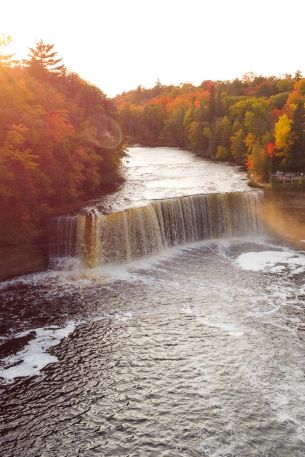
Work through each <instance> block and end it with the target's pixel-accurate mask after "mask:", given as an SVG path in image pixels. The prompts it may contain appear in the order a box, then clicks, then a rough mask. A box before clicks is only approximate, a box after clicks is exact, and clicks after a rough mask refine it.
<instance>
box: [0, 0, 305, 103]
mask: <svg viewBox="0 0 305 457" xmlns="http://www.w3.org/2000/svg"><path fill="white" fill-rule="evenodd" d="M304 14H305V1H304V0H289V1H288V0H256V1H253V0H210V1H208V0H48V1H47V0H0V32H2V33H7V34H9V35H12V36H13V38H14V44H13V46H12V47H11V48H12V49H14V50H15V51H16V55H17V56H18V57H25V56H26V54H27V47H28V46H33V44H34V42H35V40H36V39H39V38H42V39H43V40H44V41H45V42H47V43H54V44H55V47H56V50H57V51H58V54H59V56H60V57H63V62H64V64H65V65H66V66H67V67H68V69H69V70H71V71H76V72H77V73H79V74H80V76H81V77H83V78H84V79H87V80H89V81H91V82H92V83H94V84H96V85H97V86H99V87H100V88H101V89H102V90H103V91H104V92H105V93H106V94H108V95H109V96H113V95H115V94H117V93H120V92H122V91H124V90H129V89H133V88H136V87H137V86H138V85H139V84H141V85H143V86H146V87H150V86H152V85H154V83H155V82H156V80H157V78H159V79H160V80H161V82H162V83H164V84H170V83H173V84H179V83H181V82H193V83H195V84H200V83H201V82H202V81H203V80H204V79H233V78H235V77H241V76H242V75H243V74H244V73H246V72H248V71H253V72H254V73H257V74H263V75H272V74H274V75H280V74H283V73H294V72H295V71H296V70H297V69H300V70H302V71H303V73H305V52H304V43H305V28H304V17H305V16H304Z"/></svg>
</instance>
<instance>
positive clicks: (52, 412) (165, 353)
mask: <svg viewBox="0 0 305 457" xmlns="http://www.w3.org/2000/svg"><path fill="white" fill-rule="evenodd" d="M126 165H127V169H126V171H125V172H126V174H127V176H128V181H127V183H126V185H125V187H124V188H123V189H122V190H121V191H120V192H119V193H118V194H117V195H115V196H112V197H109V199H108V201H107V202H105V201H103V202H102V203H101V204H102V205H104V206H105V205H107V204H108V205H109V206H111V207H116V208H119V209H120V208H123V207H129V206H130V205H131V204H134V206H137V205H140V204H142V203H143V201H150V200H152V199H155V198H157V199H160V198H161V199H162V198H165V197H180V196H182V195H190V194H199V193H207V192H218V191H220V192H228V191H247V184H246V181H245V176H244V175H243V174H241V173H240V172H239V171H238V170H237V169H236V168H233V167H229V166H226V165H220V164H213V163H210V162H200V161H198V160H197V159H195V158H193V157H192V156H191V155H190V154H188V153H187V152H184V151H180V150H173V149H163V148H159V149H149V148H146V149H144V148H143V149H141V148H135V149H132V150H130V155H129V157H127V159H126ZM192 175H193V176H194V180H193V184H192ZM158 176H159V178H158ZM95 204H96V205H97V206H98V205H99V204H100V203H99V202H97V203H95ZM304 239H305V235H304ZM300 243H301V244H302V242H300ZM62 268H63V269H62V270H61V271H55V270H49V271H47V272H43V273H39V274H35V275H29V276H25V277H21V278H17V279H15V280H11V281H7V282H4V283H0V294H1V303H0V311H1V323H0V329H1V332H0V334H1V335H2V336H1V340H0V355H1V365H0V414H1V424H0V427H1V428H0V440H1V443H0V455H1V457H2V456H3V457H10V456H14V457H34V456H35V457H36V456H37V457H38V456H41V457H57V456H58V457H61V456H62V457H75V456H86V457H93V456H109V457H112V456H113V457H114V456H124V457H127V456H130V457H131V456H143V457H146V456H162V457H163V456H170V457H177V456H194V457H195V456H200V457H250V456H257V457H271V456H272V457H292V456H295V457H301V456H305V377H304V367H305V312H304V311H305V309H304V308H305V302H304V299H305V281H304V279H305V253H304V251H302V250H296V249H294V248H293V247H291V246H289V244H288V242H287V243H286V242H283V240H279V239H277V238H276V237H275V236H272V235H270V234H265V233H264V232H262V233H260V234H255V235H253V234H251V233H249V234H248V235H246V236H240V237H238V236H234V237H221V238H219V239H212V240H203V241H198V242H195V243H191V244H187V245H183V246H175V247H172V248H169V249H164V250H163V251H162V252H159V253H157V254H156V255H154V256H148V257H144V258H139V259H136V260H134V261H133V262H131V263H126V264H125V263H124V264H119V265H112V264H107V265H97V266H95V267H94V268H84V267H82V266H81V265H80V264H79V262H78V261H76V260H75V259H65V260H64V262H63V264H62Z"/></svg>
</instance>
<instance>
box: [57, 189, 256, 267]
mask: <svg viewBox="0 0 305 457" xmlns="http://www.w3.org/2000/svg"><path fill="white" fill-rule="evenodd" d="M261 199H262V192H261V191H249V192H228V193H225V194H203V195H192V196H186V197H179V198H169V199H164V200H156V201H153V202H151V203H149V204H147V205H146V206H141V207H135V208H129V209H126V210H123V211H118V212H114V213H110V214H101V213H99V212H98V211H97V210H96V209H94V210H92V209H91V210H87V211H85V212H83V213H81V214H78V215H76V216H71V217H69V216H64V217H58V218H54V219H53V220H52V222H51V224H50V259H51V265H53V266H54V265H55V264H56V263H58V259H61V258H65V257H77V258H79V259H80V260H81V262H82V264H83V265H84V266H87V267H95V266H97V265H102V264H107V263H124V262H129V261H132V260H134V259H137V258H139V257H143V256H148V255H153V254H156V253H158V252H160V251H162V250H163V249H166V248H168V247H171V246H177V245H183V244H186V243H191V242H195V241H199V240H205V239H213V238H230V237H233V236H243V235H251V234H258V233H260V231H261V223H260V219H259V208H260V204H261Z"/></svg>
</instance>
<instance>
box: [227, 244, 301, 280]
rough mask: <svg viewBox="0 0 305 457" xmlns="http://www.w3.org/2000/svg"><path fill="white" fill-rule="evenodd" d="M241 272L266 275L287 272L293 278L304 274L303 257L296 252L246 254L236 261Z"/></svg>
mask: <svg viewBox="0 0 305 457" xmlns="http://www.w3.org/2000/svg"><path fill="white" fill-rule="evenodd" d="M236 264H237V265H238V266H239V267H240V268H242V269H243V270H250V271H264V272H267V273H282V272H288V273H289V275H290V276H294V275H297V274H300V273H304V272H305V256H304V255H303V254H302V253H299V252H296V251H290V250H289V251H261V252H246V253H243V254H241V255H240V256H239V257H238V258H237V259H236Z"/></svg>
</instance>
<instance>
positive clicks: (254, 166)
mask: <svg viewBox="0 0 305 457" xmlns="http://www.w3.org/2000/svg"><path fill="white" fill-rule="evenodd" d="M114 102H115V104H116V106H117V107H118V110H119V118H120V122H121V125H122V128H123V131H124V134H125V135H126V137H127V139H128V141H129V143H140V144H143V145H149V146H157V145H163V146H164V145H166V146H176V147H181V148H186V149H189V150H191V151H194V152H196V153H198V154H199V155H202V156H203V157H205V158H209V159H213V160H220V161H228V162H234V163H236V164H238V165H241V166H243V167H246V168H247V169H248V170H249V172H250V173H251V174H252V175H253V176H254V177H255V179H257V180H259V181H262V182H267V181H269V179H270V176H271V175H272V173H275V172H277V171H281V172H289V173H294V174H299V175H301V173H303V172H305V109H304V102H305V79H304V78H303V77H302V74H301V72H300V71H297V72H296V73H295V75H294V76H292V75H285V76H283V77H281V78H277V77H275V76H272V77H263V76H257V75H255V74H253V73H247V74H246V75H244V77H243V78H242V79H235V80H233V81H210V80H207V81H203V82H202V84H200V86H198V87H197V86H194V85H192V84H189V83H187V84H180V85H179V86H174V85H169V86H166V85H163V84H161V83H160V81H157V83H156V84H155V86H154V87H153V88H151V89H145V88H143V87H141V86H139V87H138V88H137V89H136V90H132V91H129V92H126V93H123V94H122V95H119V96H117V97H116V98H115V100H114Z"/></svg>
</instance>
